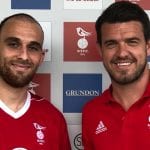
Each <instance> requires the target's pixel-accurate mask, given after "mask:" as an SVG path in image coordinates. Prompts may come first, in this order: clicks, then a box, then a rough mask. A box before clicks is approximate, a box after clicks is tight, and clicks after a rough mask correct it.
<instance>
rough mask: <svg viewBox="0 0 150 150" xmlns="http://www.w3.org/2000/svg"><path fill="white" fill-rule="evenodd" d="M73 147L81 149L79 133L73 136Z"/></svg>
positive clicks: (80, 135)
mask: <svg viewBox="0 0 150 150" xmlns="http://www.w3.org/2000/svg"><path fill="white" fill-rule="evenodd" d="M73 143H74V147H75V148H76V149H77V150H83V149H84V148H83V145H82V134H81V133H79V134H77V135H76V136H75V138H74V141H73Z"/></svg>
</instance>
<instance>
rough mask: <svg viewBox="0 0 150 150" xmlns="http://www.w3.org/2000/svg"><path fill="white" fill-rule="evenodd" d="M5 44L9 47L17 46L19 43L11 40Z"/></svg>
mask: <svg viewBox="0 0 150 150" xmlns="http://www.w3.org/2000/svg"><path fill="white" fill-rule="evenodd" d="M7 45H8V46H9V47H11V48H18V46H19V44H18V43H16V42H11V43H8V44H7Z"/></svg>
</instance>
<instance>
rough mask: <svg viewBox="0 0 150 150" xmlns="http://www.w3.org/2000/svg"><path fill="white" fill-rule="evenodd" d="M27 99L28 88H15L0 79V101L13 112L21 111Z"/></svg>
mask: <svg viewBox="0 0 150 150" xmlns="http://www.w3.org/2000/svg"><path fill="white" fill-rule="evenodd" d="M26 98H27V87H23V88H14V87H11V86H9V85H8V84H6V83H4V82H3V81H2V80H1V79H0V100H1V101H2V102H3V103H4V104H5V105H6V106H7V107H8V108H9V109H11V110H12V111H14V112H17V111H18V110H19V109H21V108H22V107H23V105H24V103H25V100H26Z"/></svg>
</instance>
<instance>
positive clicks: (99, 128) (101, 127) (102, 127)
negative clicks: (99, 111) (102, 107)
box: [95, 121, 107, 134]
mask: <svg viewBox="0 0 150 150" xmlns="http://www.w3.org/2000/svg"><path fill="white" fill-rule="evenodd" d="M105 131H107V127H106V126H105V125H104V123H103V121H100V122H99V124H98V126H97V128H96V131H95V134H99V133H102V132H105Z"/></svg>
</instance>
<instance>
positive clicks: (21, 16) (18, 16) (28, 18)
mask: <svg viewBox="0 0 150 150" xmlns="http://www.w3.org/2000/svg"><path fill="white" fill-rule="evenodd" d="M11 19H15V20H22V21H29V22H31V23H35V24H38V25H39V27H40V28H41V30H42V32H43V29H42V27H41V25H40V24H39V22H38V21H37V20H36V19H35V18H34V17H32V16H31V15H29V14H25V13H17V14H13V15H11V16H8V17H6V18H4V20H2V21H1V23H0V32H1V30H2V28H3V26H4V25H5V23H6V22H7V21H8V20H11ZM43 34H44V32H43Z"/></svg>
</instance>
